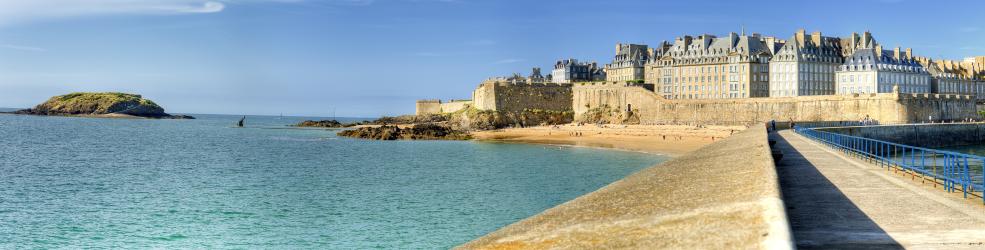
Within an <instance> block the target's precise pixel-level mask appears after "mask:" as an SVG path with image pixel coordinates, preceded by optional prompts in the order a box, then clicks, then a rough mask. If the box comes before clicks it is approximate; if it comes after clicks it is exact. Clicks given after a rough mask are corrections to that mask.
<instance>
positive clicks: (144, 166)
mask: <svg viewBox="0 0 985 250" xmlns="http://www.w3.org/2000/svg"><path fill="white" fill-rule="evenodd" d="M196 116H197V117H198V118H199V119H197V120H130V119H93V118H71V117H39V116H18V115H0V152H2V155H0V187H2V188H0V248H3V249H11V248H14V249H21V248H81V247H96V248H120V247H126V248H244V249H254V248H320V249H321V248H332V249H366V248H400V249H422V248H423V249H435V248H439V249H440V248H448V247H452V246H454V245H457V244H461V243H463V242H466V241H468V240H470V239H473V238H475V237H477V236H481V235H483V234H485V233H488V232H490V231H493V230H495V229H497V228H499V227H502V226H505V225H508V224H510V223H512V222H515V221H517V220H520V219H522V218H525V217H528V216H530V215H534V214H536V213H539V212H540V211H543V210H544V209H547V208H550V207H552V206H555V205H557V204H560V203H562V202H564V201H567V200H570V199H573V198H575V197H577V196H579V195H582V194H584V193H587V192H590V191H593V190H595V189H598V188H599V187H602V186H604V185H606V184H608V183H611V182H612V181H615V180H618V179H620V178H622V177H624V176H626V175H628V174H630V173H633V172H635V171H637V170H639V169H642V168H644V167H647V166H650V165H653V164H656V163H658V162H661V161H663V160H665V158H664V157H661V156H656V155H649V154H640V153H631V152H621V151H611V150H596V149H585V148H572V147H557V146H541V145H527V144H505V143H485V142H471V141H368V140H357V139H349V138H339V137H336V136H335V132H336V131H333V130H317V129H284V128H285V126H284V125H286V124H292V123H295V122H297V121H299V120H301V119H302V118H297V117H285V118H283V119H278V118H277V117H253V116H251V117H249V118H247V128H233V127H232V125H233V124H234V122H235V121H236V120H238V118H239V117H238V116H220V115H196Z"/></svg>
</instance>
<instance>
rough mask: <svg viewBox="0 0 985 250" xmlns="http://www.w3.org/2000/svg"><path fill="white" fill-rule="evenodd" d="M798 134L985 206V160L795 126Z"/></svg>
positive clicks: (973, 156) (979, 157)
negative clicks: (977, 199)
mask: <svg viewBox="0 0 985 250" xmlns="http://www.w3.org/2000/svg"><path fill="white" fill-rule="evenodd" d="M794 131H796V132H797V133H798V134H801V135H804V136H806V137H808V138H811V139H814V140H817V141H820V142H822V143H824V144H826V145H828V146H831V147H833V148H836V149H839V150H841V151H844V152H845V153H847V154H850V155H855V156H859V157H863V158H866V159H869V160H871V161H875V162H876V164H878V165H879V166H880V167H886V168H887V169H888V168H897V169H901V170H903V171H905V172H907V171H908V172H909V173H911V176H915V175H914V173H919V174H921V175H922V177H921V179H923V180H928V179H927V177H929V178H932V181H933V182H934V184H935V185H937V184H941V185H943V187H944V190H946V191H947V192H958V191H960V192H963V193H964V197H965V198H968V195H969V194H970V195H973V196H978V195H980V196H981V197H982V204H985V192H983V190H985V180H983V177H982V173H983V172H985V157H983V156H978V155H970V154H962V153H957V152H951V151H945V150H937V149H929V148H921V147H914V146H908V145H903V144H899V143H892V142H887V141H880V140H875V139H870V138H864V137H858V136H850V135H844V134H838V133H833V132H827V131H819V130H816V129H812V128H808V127H801V126H799V124H798V125H797V126H794Z"/></svg>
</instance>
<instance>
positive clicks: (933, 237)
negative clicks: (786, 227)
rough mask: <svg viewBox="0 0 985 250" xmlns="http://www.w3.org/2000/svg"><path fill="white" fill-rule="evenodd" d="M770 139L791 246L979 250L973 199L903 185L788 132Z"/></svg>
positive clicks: (983, 237) (981, 228) (983, 225)
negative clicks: (780, 155)
mask: <svg viewBox="0 0 985 250" xmlns="http://www.w3.org/2000/svg"><path fill="white" fill-rule="evenodd" d="M770 139H772V140H776V141H777V143H776V146H775V148H777V149H780V150H781V151H782V152H783V158H782V160H780V161H778V162H776V167H777V173H778V175H779V179H780V188H781V191H782V192H783V200H784V203H785V206H786V212H787V216H788V218H789V221H790V226H791V230H792V231H793V237H794V240H795V241H796V244H797V247H798V248H802V249H803V248H806V249H810V248H839V249H844V248H853V249H873V248H875V249H883V248H885V249H895V248H947V249H966V248H967V249H985V206H983V205H981V200H980V199H977V200H974V201H973V200H965V199H961V198H960V196H957V195H952V194H948V193H947V192H944V191H943V190H941V189H934V188H933V187H932V186H930V185H922V184H921V183H920V182H919V181H911V180H910V178H905V177H903V176H900V175H898V174H894V173H893V172H892V171H886V170H885V169H884V168H879V167H878V166H876V165H874V164H871V163H868V162H865V161H862V160H859V159H857V158H850V157H848V156H846V155H845V154H843V153H841V152H838V151H835V150H833V149H831V148H830V147H827V146H823V145H821V144H819V143H817V142H815V141H812V140H810V139H808V138H805V137H803V136H801V135H798V134H796V133H794V132H793V131H791V130H784V131H780V132H779V133H774V134H771V135H770ZM975 201H977V203H976V202H975Z"/></svg>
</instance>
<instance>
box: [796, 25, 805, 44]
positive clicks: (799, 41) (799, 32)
mask: <svg viewBox="0 0 985 250" xmlns="http://www.w3.org/2000/svg"><path fill="white" fill-rule="evenodd" d="M806 36H807V34H806V31H804V29H799V30H797V34H794V40H796V41H794V42H796V43H797V46H800V47H804V41H805V40H806V39H807V38H806Z"/></svg>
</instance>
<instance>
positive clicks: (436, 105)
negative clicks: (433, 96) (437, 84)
mask: <svg viewBox="0 0 985 250" xmlns="http://www.w3.org/2000/svg"><path fill="white" fill-rule="evenodd" d="M440 113H441V102H440V101H438V100H419V101H417V105H416V109H415V111H414V114H416V115H424V114H440Z"/></svg>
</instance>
